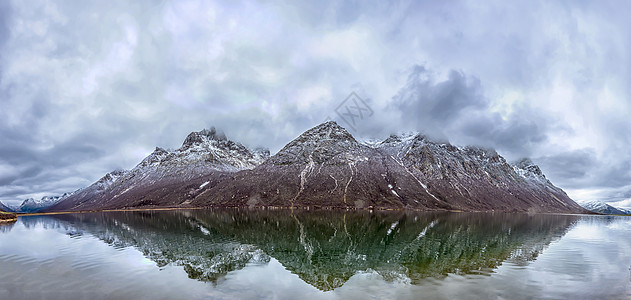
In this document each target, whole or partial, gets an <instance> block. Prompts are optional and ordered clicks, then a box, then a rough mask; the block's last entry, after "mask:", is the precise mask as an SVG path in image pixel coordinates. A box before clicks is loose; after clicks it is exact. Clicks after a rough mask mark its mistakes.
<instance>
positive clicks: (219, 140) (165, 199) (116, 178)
mask: <svg viewBox="0 0 631 300" xmlns="http://www.w3.org/2000/svg"><path fill="white" fill-rule="evenodd" d="M268 157H269V151H268V150H266V149H256V150H250V149H247V148H246V147H244V146H243V145H241V144H239V143H235V142H233V141H230V140H228V139H227V138H226V137H225V135H223V134H222V133H220V132H217V131H216V130H215V128H211V129H210V130H206V129H204V130H202V131H199V132H192V133H191V134H189V135H188V136H187V137H186V139H185V141H184V143H183V144H182V147H180V148H178V149H176V150H173V151H169V150H165V149H162V148H159V147H158V148H156V149H155V151H154V152H153V153H151V154H150V155H149V156H147V157H146V158H145V159H144V160H143V161H142V162H140V163H139V164H138V165H137V166H136V167H134V168H133V169H132V170H129V171H123V170H119V171H113V172H111V173H108V174H106V175H105V176H104V177H103V178H101V179H99V180H98V181H97V182H95V183H94V184H92V185H91V186H89V187H87V188H84V189H82V190H79V191H76V192H74V193H73V195H72V196H70V197H68V198H67V199H65V200H64V201H61V202H60V203H58V204H57V205H54V206H52V207H50V208H49V209H47V210H48V211H79V210H101V209H120V208H129V207H146V206H170V207H172V206H177V205H180V204H182V203H186V201H187V200H189V199H191V198H192V197H194V196H195V195H196V194H197V193H199V191H200V190H202V189H204V188H208V187H211V186H214V185H215V184H216V183H217V182H218V181H220V180H221V179H222V178H224V177H225V176H226V174H229V173H233V172H236V171H239V170H243V169H248V168H253V167H255V166H257V165H259V164H260V163H261V162H262V161H264V160H265V159H267V158H268Z"/></svg>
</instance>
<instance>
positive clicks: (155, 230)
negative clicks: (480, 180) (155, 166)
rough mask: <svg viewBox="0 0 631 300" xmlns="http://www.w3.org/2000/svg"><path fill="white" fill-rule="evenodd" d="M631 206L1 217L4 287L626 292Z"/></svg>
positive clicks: (44, 292) (156, 295)
mask: <svg viewBox="0 0 631 300" xmlns="http://www.w3.org/2000/svg"><path fill="white" fill-rule="evenodd" d="M630 266H631V218H628V217H604V216H567V215H530V216H529V215H518V214H482V213H439V214H436V213H409V212H408V213H403V212H390V213H386V212H374V213H370V212H346V213H344V212H329V211H320V212H313V211H311V212H309V211H301V212H293V213H292V212H290V211H260V210H253V211H248V210H244V211H243V210H242V211H239V210H193V211H161V212H157V211H156V212H110V213H90V214H68V215H56V216H33V217H21V218H20V219H19V220H18V221H17V222H16V223H14V224H12V225H3V226H0V298H2V299H91V300H93V299H249V298H253V299H259V298H263V299H292V298H297V297H299V298H302V299H366V298H372V299H419V298H423V299H454V298H463V299H533V298H534V299H541V298H550V299H566V298H572V299H603V298H604V299H608V298H611V299H631V276H630V275H631V274H630Z"/></svg>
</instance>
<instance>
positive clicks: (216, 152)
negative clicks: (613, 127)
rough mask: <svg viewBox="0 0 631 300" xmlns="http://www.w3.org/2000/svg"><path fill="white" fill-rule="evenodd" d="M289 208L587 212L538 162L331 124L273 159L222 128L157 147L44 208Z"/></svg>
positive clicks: (302, 137) (308, 133) (310, 132)
mask: <svg viewBox="0 0 631 300" xmlns="http://www.w3.org/2000/svg"><path fill="white" fill-rule="evenodd" d="M156 207H184V208H186V207H287V208H341V209H417V210H451V211H454V210H456V211H504V212H560V213H586V212H587V211H586V210H585V209H583V208H582V207H581V206H579V205H578V204H577V203H575V202H574V201H572V200H571V199H570V198H569V197H568V196H567V195H566V193H565V192H564V191H563V190H561V189H560V188H557V187H555V186H554V185H553V184H552V183H551V182H550V181H549V180H547V179H546V177H545V176H544V174H543V173H542V172H541V170H540V169H539V167H537V166H536V165H535V164H534V163H532V161H530V160H528V159H524V160H521V161H518V162H516V163H515V164H512V165H511V164H509V163H507V162H506V160H505V159H504V158H503V157H502V156H500V155H499V154H497V153H496V152H495V151H494V150H490V149H483V148H478V147H456V146H453V145H451V144H449V143H445V142H438V141H434V140H432V139H430V138H428V137H426V136H423V135H420V134H414V135H404V136H398V135H392V136H390V137H388V138H387V139H385V140H383V141H380V142H374V143H365V142H358V141H357V140H356V139H355V138H354V137H353V136H352V135H351V134H350V133H349V132H348V131H347V130H346V129H344V128H342V127H341V126H339V125H338V124H337V123H335V122H332V121H329V122H325V123H323V124H320V125H318V126H316V127H314V128H312V129H310V130H308V131H306V132H305V133H303V134H302V135H300V136H299V137H297V138H296V139H294V140H293V141H291V142H290V143H289V144H287V145H286V146H285V147H284V148H283V149H281V150H280V151H279V152H278V153H277V154H275V155H274V156H271V157H270V156H269V151H267V150H264V149H254V150H252V149H248V148H246V147H244V146H243V145H241V144H239V143H237V142H233V141H230V140H228V139H227V138H226V137H225V136H224V135H223V134H220V133H218V132H217V131H216V130H215V129H214V128H212V129H210V130H202V131H200V132H193V133H191V134H189V136H188V137H187V138H186V139H185V141H184V143H183V145H182V147H180V148H179V149H176V150H173V151H168V150H165V149H162V148H156V150H155V151H154V152H153V153H152V154H150V155H149V156H148V157H147V158H145V159H144V160H143V161H142V162H140V164H138V165H137V166H136V167H135V168H133V169H132V170H130V171H114V172H112V173H108V174H106V175H105V176H104V177H103V178H101V179H100V180H98V181H97V182H95V183H94V184H92V185H91V186H89V187H87V188H84V189H81V190H78V191H76V192H74V193H72V195H69V196H68V197H66V198H65V199H63V200H61V201H59V202H58V203H56V204H55V205H53V206H51V207H49V208H46V209H45V211H85V210H106V209H129V208H156Z"/></svg>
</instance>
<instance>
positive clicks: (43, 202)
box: [15, 193, 70, 213]
mask: <svg viewBox="0 0 631 300" xmlns="http://www.w3.org/2000/svg"><path fill="white" fill-rule="evenodd" d="M69 196H70V194H68V193H64V194H63V195H61V196H44V197H42V198H41V199H39V200H38V199H34V198H28V199H26V200H24V202H22V204H20V206H19V207H18V208H17V209H16V210H15V212H18V213H33V212H38V211H41V210H44V209H46V208H48V207H50V206H53V205H55V204H56V203H58V202H60V201H63V200H64V199H66V198H68V197H69Z"/></svg>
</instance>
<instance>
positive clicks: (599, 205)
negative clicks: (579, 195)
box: [581, 201, 631, 215]
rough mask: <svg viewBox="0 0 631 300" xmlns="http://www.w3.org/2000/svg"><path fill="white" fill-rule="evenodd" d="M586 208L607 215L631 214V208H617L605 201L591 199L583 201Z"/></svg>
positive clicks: (582, 204)
mask: <svg viewBox="0 0 631 300" xmlns="http://www.w3.org/2000/svg"><path fill="white" fill-rule="evenodd" d="M581 206H583V207H584V208H585V209H587V210H590V211H593V212H595V213H599V214H606V215H629V214H631V210H627V209H624V208H616V207H613V206H611V205H609V204H607V203H605V202H601V201H589V202H583V203H581Z"/></svg>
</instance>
